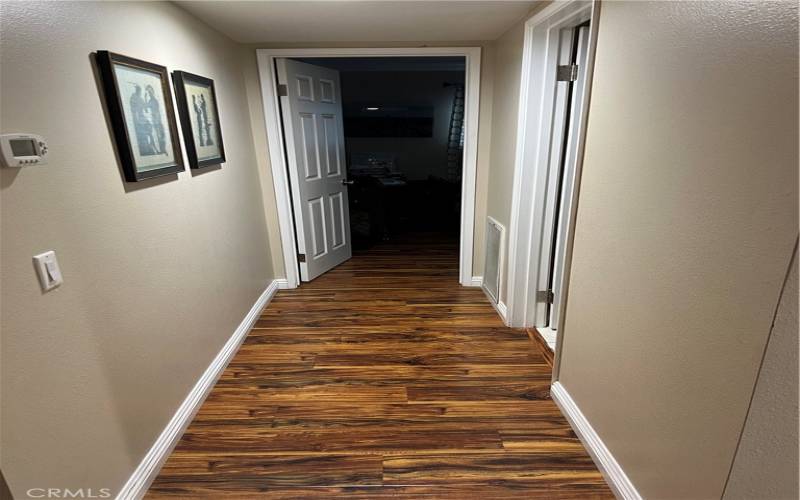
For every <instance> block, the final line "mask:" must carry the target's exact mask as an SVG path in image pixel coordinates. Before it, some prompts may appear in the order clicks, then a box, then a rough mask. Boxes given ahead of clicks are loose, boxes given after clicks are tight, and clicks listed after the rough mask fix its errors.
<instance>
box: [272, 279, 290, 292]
mask: <svg viewBox="0 0 800 500" xmlns="http://www.w3.org/2000/svg"><path fill="white" fill-rule="evenodd" d="M275 283H276V284H277V286H278V290H287V289H289V280H287V279H286V278H277V279H276V280H275Z"/></svg>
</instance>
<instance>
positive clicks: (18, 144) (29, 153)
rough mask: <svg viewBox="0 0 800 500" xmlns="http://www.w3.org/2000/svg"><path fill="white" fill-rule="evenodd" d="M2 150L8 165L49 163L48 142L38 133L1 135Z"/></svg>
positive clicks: (0, 146) (20, 165)
mask: <svg viewBox="0 0 800 500" xmlns="http://www.w3.org/2000/svg"><path fill="white" fill-rule="evenodd" d="M0 152H2V155H3V165H5V166H6V167H27V166H28V165H42V164H45V163H47V159H46V157H47V143H46V142H45V140H44V137H42V136H40V135H36V134H3V135H0Z"/></svg>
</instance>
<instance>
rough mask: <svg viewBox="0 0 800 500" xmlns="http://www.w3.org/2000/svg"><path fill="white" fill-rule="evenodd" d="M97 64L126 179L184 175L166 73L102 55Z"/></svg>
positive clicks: (141, 63) (116, 56)
mask: <svg viewBox="0 0 800 500" xmlns="http://www.w3.org/2000/svg"><path fill="white" fill-rule="evenodd" d="M97 65H98V68H99V69H100V75H101V77H102V80H103V89H104V92H105V97H106V105H107V106H108V112H109V116H110V118H111V122H112V123H111V124H112V128H113V131H114V139H115V140H116V143H117V151H118V152H119V158H120V162H121V163H122V170H123V171H124V172H125V180H127V181H128V182H137V181H141V180H143V179H149V178H151V177H156V176H159V175H166V174H171V173H175V172H181V171H183V170H184V168H183V157H182V156H181V148H180V142H179V139H178V127H177V125H176V122H175V111H174V108H173V104H172V93H171V92H170V86H169V75H168V73H167V68H165V67H164V66H159V65H158V64H152V63H149V62H145V61H140V60H138V59H133V58H132V57H126V56H123V55H120V54H114V53H113V52H108V51H106V50H99V51H97Z"/></svg>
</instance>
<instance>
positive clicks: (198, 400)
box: [116, 280, 280, 500]
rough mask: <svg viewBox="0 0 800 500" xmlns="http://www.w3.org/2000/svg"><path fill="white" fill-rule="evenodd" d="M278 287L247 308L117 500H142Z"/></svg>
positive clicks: (273, 284)
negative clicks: (245, 313) (140, 499)
mask: <svg viewBox="0 0 800 500" xmlns="http://www.w3.org/2000/svg"><path fill="white" fill-rule="evenodd" d="M279 285H280V283H279V280H273V281H272V282H270V284H269V285H267V288H266V289H265V290H264V292H263V293H262V294H261V295H260V296H259V297H258V299H257V300H256V302H255V304H253V307H251V308H250V311H249V312H248V313H247V315H246V316H245V317H244V319H243V320H242V322H241V323H240V324H239V326H238V327H237V328H236V330H235V331H234V332H233V335H231V337H230V338H229V339H228V341H227V342H225V345H224V346H222V349H221V350H220V351H219V353H218V354H217V356H216V357H215V358H214V360H213V361H211V364H210V365H208V368H206V371H205V372H203V375H202V376H201V377H200V379H199V380H198V381H197V383H196V384H195V385H194V387H193V388H192V390H191V391H189V394H188V395H187V396H186V399H184V400H183V403H181V405H180V406H179V407H178V410H177V411H176V412H175V415H173V416H172V419H171V420H170V421H169V423H168V424H167V426H166V427H165V428H164V430H163V431H162V432H161V435H160V436H158V439H156V441H155V443H153V446H152V447H151V448H150V451H148V452H147V454H146V455H145V456H144V458H143V459H142V461H141V462H140V463H139V466H138V467H136V470H134V471H133V474H131V477H130V478H129V479H128V481H127V482H126V483H125V485H124V486H123V487H122V489H121V490H120V492H119V494H118V495H117V497H116V498H117V500H134V499H139V498H142V497H144V495H145V494H146V493H147V489H148V488H149V487H150V484H152V482H153V480H154V479H155V478H156V476H157V475H158V473H159V471H160V470H161V467H162V466H163V465H164V462H166V460H167V458H168V457H169V455H170V453H172V450H173V449H174V448H175V445H177V444H178V441H179V440H180V438H181V436H183V432H184V431H185V430H186V428H187V427H188V426H189V424H190V423H191V422H192V419H193V418H194V416H195V414H196V413H197V411H198V410H199V409H200V407H201V406H202V405H203V402H204V401H205V399H206V397H207V396H208V393H209V392H211V389H212V388H213V387H214V385H215V384H216V382H217V379H218V378H219V377H220V375H222V372H223V371H224V370H225V367H226V366H228V363H229V362H230V361H231V359H233V357H234V355H236V352H237V351H238V350H239V346H240V345H241V344H242V342H243V341H244V339H245V337H246V336H247V334H248V333H249V332H250V329H251V328H252V326H253V325H254V324H255V322H256V320H257V319H258V317H259V315H260V314H261V311H262V310H263V309H264V308H265V307H266V306H267V304H269V301H270V300H272V297H273V296H275V292H277V291H278V288H279Z"/></svg>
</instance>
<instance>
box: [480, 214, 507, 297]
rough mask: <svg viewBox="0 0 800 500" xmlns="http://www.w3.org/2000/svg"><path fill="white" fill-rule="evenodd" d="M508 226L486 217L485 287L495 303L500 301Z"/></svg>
mask: <svg viewBox="0 0 800 500" xmlns="http://www.w3.org/2000/svg"><path fill="white" fill-rule="evenodd" d="M505 233H506V228H505V227H503V225H502V224H500V223H499V222H497V221H496V220H494V219H493V218H491V217H486V261H485V262H484V265H483V288H484V290H486V293H488V294H489V297H491V298H492V300H493V301H494V303H495V304H497V303H498V302H499V301H500V277H501V276H502V271H503V246H504V245H503V243H504V239H505Z"/></svg>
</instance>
